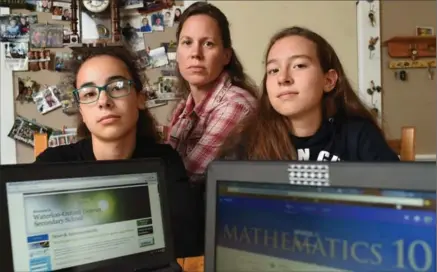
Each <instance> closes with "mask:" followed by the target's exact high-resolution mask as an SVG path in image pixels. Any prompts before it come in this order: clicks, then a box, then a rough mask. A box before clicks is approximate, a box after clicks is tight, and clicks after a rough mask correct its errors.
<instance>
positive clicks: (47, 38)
mask: <svg viewBox="0 0 437 272" xmlns="http://www.w3.org/2000/svg"><path fill="white" fill-rule="evenodd" d="M30 45H31V47H32V48H62V47H63V46H64V26H63V25H57V24H49V25H47V24H34V25H31V26H30Z"/></svg>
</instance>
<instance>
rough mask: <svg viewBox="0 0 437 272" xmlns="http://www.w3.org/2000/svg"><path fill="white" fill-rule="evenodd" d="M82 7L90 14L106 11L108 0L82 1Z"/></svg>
mask: <svg viewBox="0 0 437 272" xmlns="http://www.w3.org/2000/svg"><path fill="white" fill-rule="evenodd" d="M82 3H83V6H84V7H85V8H86V9H87V10H88V11H90V12H94V13H99V12H103V11H104V10H106V9H107V8H108V6H109V0H103V1H102V0H100V1H99V0H82Z"/></svg>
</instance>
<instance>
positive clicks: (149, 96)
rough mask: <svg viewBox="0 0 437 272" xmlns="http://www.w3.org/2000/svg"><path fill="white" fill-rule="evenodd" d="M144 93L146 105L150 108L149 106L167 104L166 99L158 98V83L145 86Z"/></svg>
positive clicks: (154, 106)
mask: <svg viewBox="0 0 437 272" xmlns="http://www.w3.org/2000/svg"><path fill="white" fill-rule="evenodd" d="M145 91H146V92H145V93H146V107H147V108H149V109H151V108H156V107H161V106H165V105H167V104H168V102H167V101H165V100H160V99H159V97H158V94H159V84H156V83H155V84H152V85H150V86H147V87H146V89H145Z"/></svg>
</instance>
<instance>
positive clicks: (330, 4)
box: [208, 0, 358, 87]
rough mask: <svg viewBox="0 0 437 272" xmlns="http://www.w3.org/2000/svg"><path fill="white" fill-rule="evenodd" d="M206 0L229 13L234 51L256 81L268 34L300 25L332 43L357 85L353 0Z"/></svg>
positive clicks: (350, 77) (354, 9) (260, 69)
mask: <svg viewBox="0 0 437 272" xmlns="http://www.w3.org/2000/svg"><path fill="white" fill-rule="evenodd" d="M208 2H209V3H212V4H214V5H216V6H217V7H219V8H220V9H221V10H222V11H223V12H224V13H225V14H226V16H227V17H228V19H229V21H230V23H231V31H232V39H233V43H234V47H235V49H236V52H237V54H238V55H239V57H240V58H241V61H242V62H243V64H244V67H245V68H246V71H247V72H248V74H249V75H250V76H252V77H253V79H254V80H256V82H258V83H260V82H261V80H262V76H263V73H264V66H263V57H264V53H265V50H266V47H267V43H268V42H269V39H270V37H271V36H272V35H273V34H274V33H275V32H276V31H278V30H280V29H281V28H284V27H290V26H293V25H299V26H304V27H308V28H310V29H312V30H314V31H316V32H318V33H319V34H320V35H322V36H323V37H324V38H326V39H327V40H328V41H329V42H330V43H331V44H332V46H333V47H334V49H335V50H336V51H337V54H338V55H339V57H340V60H341V61H342V63H343V66H344V68H345V70H346V74H347V75H348V77H349V79H350V80H351V82H352V83H353V86H354V87H357V86H358V51H357V50H358V49H357V15H356V4H355V1H241V0H240V1H220V0H216V1H214V0H212V1H208ZM340 14H341V16H340Z"/></svg>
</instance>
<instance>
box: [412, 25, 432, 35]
mask: <svg viewBox="0 0 437 272" xmlns="http://www.w3.org/2000/svg"><path fill="white" fill-rule="evenodd" d="M433 35H434V27H432V26H416V36H433Z"/></svg>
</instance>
